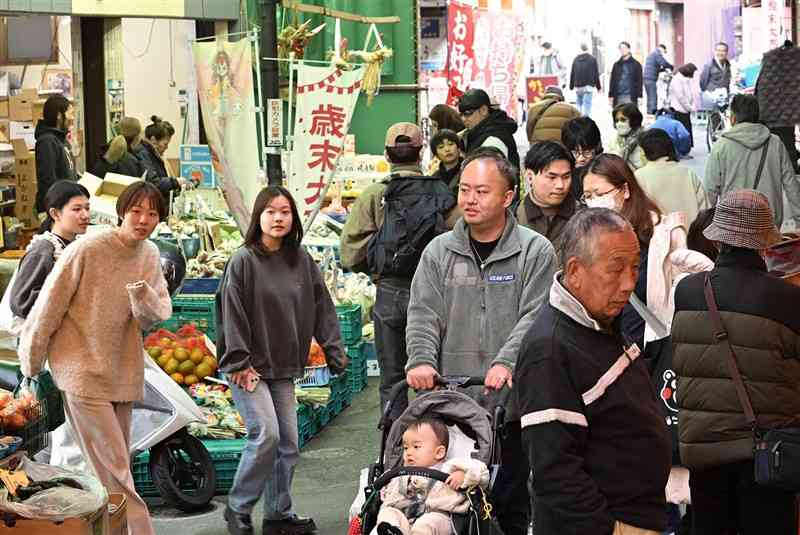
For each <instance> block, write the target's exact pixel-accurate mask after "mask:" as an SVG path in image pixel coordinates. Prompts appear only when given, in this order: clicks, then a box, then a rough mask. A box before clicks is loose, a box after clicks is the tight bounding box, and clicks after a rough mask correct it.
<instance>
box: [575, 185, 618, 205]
mask: <svg viewBox="0 0 800 535" xmlns="http://www.w3.org/2000/svg"><path fill="white" fill-rule="evenodd" d="M618 189H619V188H611V189H610V190H608V191H606V192H604V193H594V194H589V195H586V194H585V193H584V194H583V195H582V196H581V201H584V202H585V201H588V200H590V199H597V198H600V197H605V196H606V195H608V194H609V193H614V192H615V191H617V190H618Z"/></svg>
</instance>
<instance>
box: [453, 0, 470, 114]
mask: <svg viewBox="0 0 800 535" xmlns="http://www.w3.org/2000/svg"><path fill="white" fill-rule="evenodd" d="M474 39H475V8H474V7H473V6H468V5H464V4H461V3H459V2H456V1H453V2H450V5H449V6H448V8H447V86H448V88H449V91H448V98H447V103H448V104H450V105H455V104H457V102H458V97H459V96H460V95H461V94H462V93H463V92H464V91H466V90H467V89H468V88H469V85H470V82H471V81H472V70H473V65H474V63H475V55H474V48H473V41H474Z"/></svg>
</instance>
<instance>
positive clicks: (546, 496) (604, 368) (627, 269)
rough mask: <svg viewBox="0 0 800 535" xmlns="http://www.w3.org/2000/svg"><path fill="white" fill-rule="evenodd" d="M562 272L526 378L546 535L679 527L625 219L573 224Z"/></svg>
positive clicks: (522, 392) (527, 421) (531, 344)
mask: <svg viewBox="0 0 800 535" xmlns="http://www.w3.org/2000/svg"><path fill="white" fill-rule="evenodd" d="M561 263H562V265H563V271H561V272H559V273H557V274H556V276H555V280H554V282H553V285H552V287H551V288H550V301H549V304H547V305H545V306H544V307H542V309H541V311H540V313H539V315H538V317H537V318H536V320H535V322H534V324H533V325H532V326H531V328H530V330H529V331H528V334H527V335H526V337H525V340H524V341H523V344H522V349H521V351H520V356H519V362H518V364H517V368H516V370H515V372H514V384H515V385H520V387H519V388H516V389H515V390H514V392H515V393H516V398H517V401H518V406H519V411H520V414H521V415H522V419H521V422H522V440H523V446H524V448H525V451H526V453H527V455H528V458H529V460H530V465H531V468H532V470H533V474H534V477H533V490H534V492H535V494H536V498H535V500H534V508H535V510H534V518H535V519H536V534H537V535H556V534H558V535H562V534H567V535H571V534H574V535H579V534H580V535H583V534H586V533H606V534H611V533H612V532H613V533H615V534H626V533H631V534H637V535H656V534H657V533H660V532H661V531H663V529H664V528H665V526H666V520H667V518H666V502H665V493H664V489H665V486H666V483H667V477H668V475H669V471H670V465H671V464H672V452H671V444H670V438H669V435H668V433H667V428H666V426H665V425H664V420H663V417H662V412H661V409H660V408H659V405H658V403H659V401H658V399H657V398H656V396H655V392H654V390H653V388H652V386H651V383H650V374H649V372H648V369H647V365H646V364H645V363H644V362H643V359H642V358H640V350H639V348H638V347H636V345H635V344H632V343H631V341H630V340H627V339H626V337H625V336H624V334H623V333H622V332H621V330H620V322H619V315H620V313H621V312H622V309H623V308H624V307H625V304H626V303H627V302H628V299H629V298H630V296H631V293H632V292H633V289H634V288H635V286H636V281H637V278H638V271H639V240H638V238H637V237H636V233H635V232H634V230H633V228H632V227H631V225H630V223H629V222H628V221H627V220H626V219H625V218H624V217H623V216H621V215H619V214H618V213H616V212H615V211H613V210H609V209H607V208H587V209H585V210H581V211H580V212H578V213H577V214H575V216H573V218H572V219H571V220H570V222H569V223H568V224H567V228H566V230H565V236H564V248H563V249H562V252H561ZM522 385H524V386H522Z"/></svg>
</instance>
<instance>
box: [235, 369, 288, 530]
mask: <svg viewBox="0 0 800 535" xmlns="http://www.w3.org/2000/svg"><path fill="white" fill-rule="evenodd" d="M231 392H232V393H233V401H234V403H235V404H236V408H237V409H238V410H239V413H240V414H241V415H242V418H243V419H244V423H245V425H246V426H247V444H246V445H245V447H244V451H242V459H241V461H240V462H239V468H238V469H237V470H236V476H235V477H234V479H233V486H232V487H231V490H230V492H229V493H228V506H229V507H230V508H231V509H232V510H233V511H235V512H237V513H240V514H251V513H252V511H253V507H254V506H255V504H256V502H257V501H258V499H259V498H260V497H261V495H262V494H263V495H264V519H265V520H282V519H284V518H288V517H290V516H292V514H293V512H292V497H291V495H290V491H291V488H292V478H293V477H294V467H295V465H296V464H297V460H298V458H299V457H300V445H299V441H298V438H297V409H296V408H295V400H294V381H293V380H292V379H262V380H261V381H260V382H259V383H258V385H257V386H256V389H255V390H254V391H253V392H247V391H246V390H244V389H242V388H239V387H238V386H236V385H234V384H231Z"/></svg>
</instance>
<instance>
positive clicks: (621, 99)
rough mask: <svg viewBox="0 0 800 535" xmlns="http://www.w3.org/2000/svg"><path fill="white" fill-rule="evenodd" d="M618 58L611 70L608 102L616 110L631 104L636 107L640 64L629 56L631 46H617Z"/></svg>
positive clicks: (639, 92) (640, 72)
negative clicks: (623, 105)
mask: <svg viewBox="0 0 800 535" xmlns="http://www.w3.org/2000/svg"><path fill="white" fill-rule="evenodd" d="M619 53H620V58H619V59H618V60H617V62H616V63H614V66H613V67H612V68H611V81H610V82H609V84H608V101H609V103H610V104H611V106H612V107H614V108H616V107H617V106H618V105H620V104H627V103H629V102H632V103H634V104H637V105H638V102H639V99H640V98H641V96H642V64H641V63H639V62H638V61H637V60H636V58H634V57H633V55H632V54H631V44H630V43H628V42H627V41H622V42H621V43H620V44H619Z"/></svg>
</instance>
